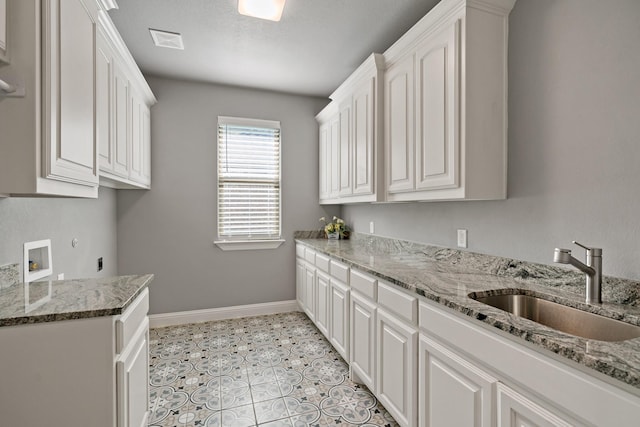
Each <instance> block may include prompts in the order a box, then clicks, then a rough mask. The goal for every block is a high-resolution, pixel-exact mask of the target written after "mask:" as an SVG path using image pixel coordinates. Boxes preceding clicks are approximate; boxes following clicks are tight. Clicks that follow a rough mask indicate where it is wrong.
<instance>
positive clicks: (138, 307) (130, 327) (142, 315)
mask: <svg viewBox="0 0 640 427" xmlns="http://www.w3.org/2000/svg"><path fill="white" fill-rule="evenodd" d="M148 312H149V289H145V290H143V291H142V293H141V294H140V295H139V296H138V298H136V300H135V301H134V302H133V303H131V305H130V306H129V307H128V308H127V309H126V310H125V312H124V313H123V314H122V315H121V316H120V317H119V318H118V319H116V353H118V354H120V353H122V351H123V350H124V349H125V348H126V347H127V345H129V343H130V342H131V339H132V338H133V335H134V334H135V332H136V331H137V330H138V328H139V327H140V325H141V324H142V322H144V320H145V319H146V317H147V313H148Z"/></svg>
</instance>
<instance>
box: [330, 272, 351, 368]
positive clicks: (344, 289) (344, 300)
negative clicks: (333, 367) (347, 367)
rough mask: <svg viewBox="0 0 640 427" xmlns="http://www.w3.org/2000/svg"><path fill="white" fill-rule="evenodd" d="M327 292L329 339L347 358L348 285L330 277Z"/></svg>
mask: <svg viewBox="0 0 640 427" xmlns="http://www.w3.org/2000/svg"><path fill="white" fill-rule="evenodd" d="M329 292H330V295H329V299H330V303H329V341H330V342H331V344H333V347H335V349H336V350H337V351H338V353H340V355H341V356H342V358H343V359H344V360H349V293H350V292H349V287H348V286H347V285H345V284H343V283H341V282H339V281H338V280H335V279H333V278H331V287H330V290H329Z"/></svg>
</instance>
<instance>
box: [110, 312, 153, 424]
mask: <svg viewBox="0 0 640 427" xmlns="http://www.w3.org/2000/svg"><path fill="white" fill-rule="evenodd" d="M116 387H117V389H116V393H117V405H118V427H144V426H146V425H147V421H148V417H149V412H148V408H149V320H148V319H147V318H146V317H145V319H144V322H143V324H142V325H141V326H140V329H139V330H138V336H137V338H136V339H135V340H134V341H133V342H132V343H131V344H130V345H129V346H128V348H127V349H126V350H125V351H124V352H123V354H122V356H121V357H120V359H119V360H118V361H117V362H116Z"/></svg>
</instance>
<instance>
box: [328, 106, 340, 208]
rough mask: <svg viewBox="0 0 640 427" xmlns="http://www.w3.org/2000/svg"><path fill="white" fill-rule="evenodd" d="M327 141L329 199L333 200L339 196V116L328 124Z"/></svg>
mask: <svg viewBox="0 0 640 427" xmlns="http://www.w3.org/2000/svg"><path fill="white" fill-rule="evenodd" d="M329 141H330V145H329V146H330V149H329V153H330V157H329V158H330V162H329V163H330V169H331V173H330V179H329V197H330V198H334V197H338V196H339V195H340V115H339V114H336V116H335V117H333V118H332V119H331V121H330V122H329Z"/></svg>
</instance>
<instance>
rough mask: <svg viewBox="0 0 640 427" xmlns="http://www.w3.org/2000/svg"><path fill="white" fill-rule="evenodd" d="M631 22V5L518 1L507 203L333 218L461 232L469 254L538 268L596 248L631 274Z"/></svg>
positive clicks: (639, 196)
mask: <svg viewBox="0 0 640 427" xmlns="http://www.w3.org/2000/svg"><path fill="white" fill-rule="evenodd" d="M639 22H640V2H638V1H637V0H616V1H613V2H609V1H601V0H518V1H517V3H516V5H515V8H514V9H513V11H512V13H511V17H510V23H509V26H510V31H509V178H508V179H509V184H508V194H509V196H508V197H509V198H508V200H506V201H487V202H447V203H444V202H441V203H409V204H389V205H359V206H350V207H346V208H344V212H343V213H344V216H345V219H347V220H348V221H349V222H351V223H352V224H353V226H354V227H355V230H356V231H360V232H368V230H369V221H375V226H376V234H379V235H382V236H390V237H398V238H403V239H408V240H414V241H420V242H425V243H433V244H437V245H443V246H449V247H455V245H456V229H457V228H467V229H468V230H469V249H470V250H472V251H476V252H483V253H488V254H493V255H500V256H507V257H514V258H517V259H523V260H530V261H536V262H542V263H547V264H549V263H552V256H553V248H554V247H556V246H561V247H569V248H570V247H573V246H572V244H571V240H578V241H580V242H583V243H585V244H590V245H594V246H599V247H602V248H604V272H605V274H608V275H613V276H619V277H625V278H631V279H640V83H639V76H640V49H639V48H638V41H639V40H640V25H638V23H639ZM573 248H575V249H578V248H576V247H573ZM576 254H581V256H582V251H580V250H576Z"/></svg>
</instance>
